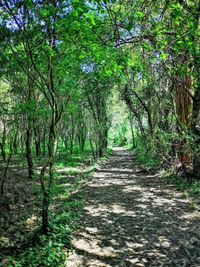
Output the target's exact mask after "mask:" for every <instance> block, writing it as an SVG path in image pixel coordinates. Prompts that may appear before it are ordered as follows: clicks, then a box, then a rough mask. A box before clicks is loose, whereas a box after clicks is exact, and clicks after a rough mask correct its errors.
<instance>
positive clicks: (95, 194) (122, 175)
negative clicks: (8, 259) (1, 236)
mask: <svg viewBox="0 0 200 267" xmlns="http://www.w3.org/2000/svg"><path fill="white" fill-rule="evenodd" d="M83 191H84V194H85V196H86V202H85V206H84V214H83V218H82V220H81V222H82V223H81V225H80V228H79V230H78V231H77V232H76V233H75V235H74V238H73V240H72V246H73V250H72V251H71V252H70V253H69V255H68V259H67V261H66V264H65V266H66V267H81V266H83V267H87V266H88V267H110V266H116V267H117V266H118V267H120V266H121V267H127V266H137V267H146V266H147V267H153V266H160V267H161V266H165V267H167V266H168V267H173V266H176V267H179V266H180V267H184V266H188V267H199V266H200V221H199V219H200V212H199V210H195V211H193V210H191V208H190V204H191V200H188V199H183V198H182V197H181V193H180V192H177V191H176V190H175V189H174V188H173V186H171V185H169V184H167V183H166V182H165V180H164V179H163V178H161V177H160V176H159V175H150V174H148V173H145V172H143V171H141V170H140V169H139V168H138V166H137V164H136V161H135V159H134V154H132V153H130V152H128V151H126V150H124V149H121V148H115V149H114V153H113V155H112V156H111V157H110V158H109V159H108V160H107V161H105V162H103V163H102V164H101V166H99V167H98V168H97V170H96V171H95V172H94V175H93V177H92V179H91V180H90V181H89V183H87V185H85V187H84V188H83Z"/></svg>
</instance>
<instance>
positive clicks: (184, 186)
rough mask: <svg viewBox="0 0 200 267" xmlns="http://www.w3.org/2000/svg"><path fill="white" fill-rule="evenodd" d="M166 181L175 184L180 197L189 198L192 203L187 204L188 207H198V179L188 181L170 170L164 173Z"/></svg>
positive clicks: (194, 208) (199, 188) (199, 196)
mask: <svg viewBox="0 0 200 267" xmlns="http://www.w3.org/2000/svg"><path fill="white" fill-rule="evenodd" d="M164 177H165V179H166V181H167V183H170V184H172V185H174V186H175V188H176V189H177V190H178V191H180V192H181V193H182V194H181V197H182V198H191V199H192V203H191V204H190V205H189V207H188V208H189V209H191V210H196V209H198V206H199V203H200V181H193V182H191V181H188V180H187V179H185V178H183V177H180V176H176V175H174V174H173V173H172V172H168V173H165V174H164Z"/></svg>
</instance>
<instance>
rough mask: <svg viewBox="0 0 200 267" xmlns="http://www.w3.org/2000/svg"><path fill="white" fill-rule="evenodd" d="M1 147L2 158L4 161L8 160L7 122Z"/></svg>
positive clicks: (4, 126)
mask: <svg viewBox="0 0 200 267" xmlns="http://www.w3.org/2000/svg"><path fill="white" fill-rule="evenodd" d="M0 146H1V156H2V159H3V160H4V161H5V160H6V122H5V121H3V133H2V141H1V143H0Z"/></svg>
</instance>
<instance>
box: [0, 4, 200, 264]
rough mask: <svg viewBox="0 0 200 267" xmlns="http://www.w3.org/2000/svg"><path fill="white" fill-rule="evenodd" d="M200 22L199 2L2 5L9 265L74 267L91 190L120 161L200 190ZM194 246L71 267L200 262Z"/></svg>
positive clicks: (1, 194) (1, 179)
mask: <svg viewBox="0 0 200 267" xmlns="http://www.w3.org/2000/svg"><path fill="white" fill-rule="evenodd" d="M199 17H200V1H199V0H116V1H112V0H109V1H83V0H71V1H64V0H48V1H46V0H1V1H0V153H1V160H0V175H1V176H0V205H1V208H0V214H1V218H0V220H1V222H0V266H16V267H20V266H52V267H53V266H55V267H57V266H68V265H66V264H67V263H66V262H67V260H66V258H68V251H69V250H70V248H71V246H72V245H71V240H72V239H73V232H74V231H75V230H76V229H78V228H79V223H80V221H81V220H83V221H84V219H83V218H84V216H83V217H82V211H83V207H84V201H85V196H84V190H82V187H84V186H87V184H89V183H90V180H91V179H92V178H91V177H92V173H93V171H95V169H96V168H97V165H96V164H100V165H101V164H102V162H103V164H105V162H106V161H107V160H108V164H109V162H110V161H109V158H110V157H111V163H110V168H112V167H113V164H114V163H113V160H114V159H116V162H118V160H119V159H120V160H121V161H119V162H118V163H116V164H118V165H119V166H114V171H116V168H117V167H118V170H119V173H120V170H121V171H122V169H123V168H124V171H126V168H125V167H123V165H120V164H121V163H120V162H122V161H125V159H126V160H127V162H129V160H130V158H131V160H134V161H135V162H137V165H138V166H140V167H138V168H141V169H140V171H139V172H140V175H142V173H143V175H144V176H145V175H146V176H147V177H148V176H149V175H150V176H152V177H153V175H155V173H158V172H160V171H161V170H162V172H163V173H165V175H166V173H167V175H168V176H170V177H173V179H172V180H173V182H172V183H175V184H176V185H178V186H179V189H181V190H182V191H184V190H186V189H187V188H188V187H189V188H190V189H189V191H190V192H191V190H193V191H195V196H197V195H198V194H199V193H200V181H199V179H200V23H199ZM117 146H120V147H124V149H126V150H125V151H126V152H124V150H122V151H121V150H120V149H119V148H118V149H117V150H116V147H117ZM113 147H114V150H113ZM120 151H121V152H120ZM127 153H130V154H127ZM112 154H113V156H112ZM123 155H124V156H123ZM117 157H118V158H117ZM116 164H115V165H116ZM108 166H109V165H107V167H106V168H107V169H108ZM120 166H121V167H120ZM131 166H132V165H128V167H130V169H131V168H132V169H134V168H136V167H134V166H133V167H131ZM107 172H109V171H108V170H107ZM115 175H117V174H115ZM121 175H122V174H121ZM165 175H164V176H165ZM107 176H109V175H107ZM94 177H95V175H94ZM120 177H121V176H119V180H120ZM122 178H123V177H122ZM130 179H131V178H130ZM151 179H152V183H155V184H159V183H162V182H160V181H157V180H156V179H153V178H151ZM162 179H163V180H164V178H162ZM105 181H106V177H105ZM155 181H156V182H155ZM177 181H178V182H177ZM98 183H99V182H98ZM119 183H120V182H119ZM150 184H151V183H150ZM100 186H101V185H99V188H100ZM110 186H111V187H112V183H111V185H110ZM167 186H168V183H166V188H167ZM113 188H115V187H114V186H113ZM163 188H164V187H163ZM191 188H192V189H191ZM99 190H100V189H99ZM113 190H114V189H113ZM163 190H164V189H163ZM173 190H176V189H173ZM86 191H87V190H86ZM186 192H187V193H186ZM85 194H86V195H87V193H85ZM102 194H103V193H102ZM106 194H109V193H108V192H107V193H106ZM117 194H118V197H119V199H120V193H117ZM184 194H185V195H187V196H188V194H189V193H188V191H184ZM88 195H90V194H88ZM187 196H186V197H187ZM198 196H199V195H198ZM97 198H98V195H97ZM122 198H123V194H122ZM155 198H156V196H155ZM171 198H173V197H171ZM197 198H198V197H197ZM102 199H103V198H102ZM198 199H199V198H198ZM198 201H199V200H198ZM198 201H197V203H196V202H195V203H193V202H192V203H191V204H190V208H192V209H193V208H194V209H196V210H198V204H199V202H198ZM110 209H112V208H110ZM195 212H197V211H195ZM94 213H95V211H94ZM133 227H134V226H133ZM166 227H167V226H166ZM198 230H199V228H198V229H197V230H196V232H198ZM108 235H109V234H108ZM177 239H178V237H177ZM165 243H166V242H165ZM165 245H166V244H165ZM196 249H197V251H196V252H195V253H196V254H195V255H196V256H194V257H192V256H191V257H189V256H188V254H187V252H183V254H184V253H185V254H186V256H187V257H188V258H187V259H185V261H184V262H179V263H174V262H173V261H172V262H170V261H169V259H168V260H166V261H165V262H164V261H163V262H160V265H159V264H158V262H157V263H155V262H153V261H152V262H151V260H149V259H148V260H147V262H143V265H139V263H138V265H137V263H131V262H129V263H127V262H126V265H125V263H124V265H120V263H119V262H117V261H116V262H115V261H113V262H112V261H111V262H110V263H109V262H107V263H106V261H105V262H104V265H103V264H102V265H100V264H99V265H98V263H97V262H96V263H93V265H92V263H91V264H89V263H87V262H85V263H80V264H79V265H75V263H74V265H73V264H72V265H69V266H96V267H98V266H199V265H198V264H200V263H199V261H198V260H197V258H198V257H197V256H199V258H198V259H200V255H199V254H198V253H200V251H199V250H198V245H197V246H196ZM184 251H186V250H184ZM187 251H188V250H187ZM191 251H193V250H192V249H191ZM188 253H189V254H191V253H190V251H189V252H188ZM176 257H178V256H176ZM122 258H123V259H125V258H126V256H123V257H121V259H122ZM158 258H159V256H157V259H158ZM106 264H107V265H106ZM109 264H110V265H109ZM134 264H135V265H134ZM140 264H141V263H140ZM156 264H157V265H156ZM167 264H168V265H167ZM184 264H185V265H184ZM192 264H193V265H192ZM195 264H197V265H195Z"/></svg>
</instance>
